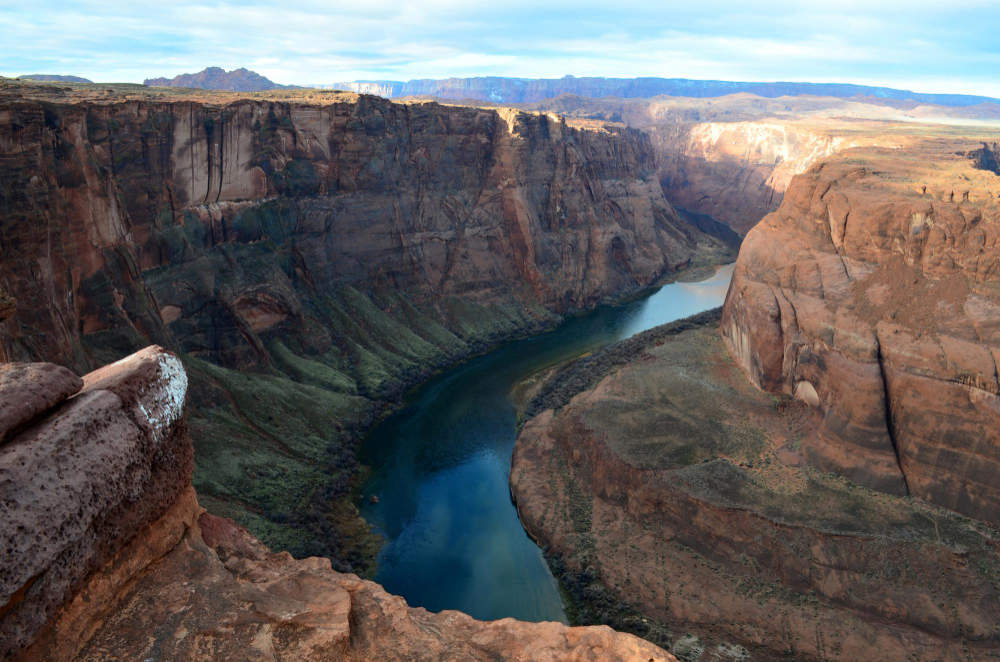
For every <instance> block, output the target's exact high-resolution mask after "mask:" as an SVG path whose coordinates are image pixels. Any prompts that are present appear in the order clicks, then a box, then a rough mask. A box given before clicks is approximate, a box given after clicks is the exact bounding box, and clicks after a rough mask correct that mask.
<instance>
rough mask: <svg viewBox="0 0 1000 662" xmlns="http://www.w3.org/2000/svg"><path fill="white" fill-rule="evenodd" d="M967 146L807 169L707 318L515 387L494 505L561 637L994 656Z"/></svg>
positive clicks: (998, 187)
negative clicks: (537, 566)
mask: <svg viewBox="0 0 1000 662" xmlns="http://www.w3.org/2000/svg"><path fill="white" fill-rule="evenodd" d="M987 136H988V134H985V135H984V136H983V140H982V141H979V140H976V139H969V138H961V137H948V136H947V135H939V136H937V137H927V136H911V137H910V138H909V139H908V140H907V141H906V142H905V143H904V144H903V145H901V147H900V148H898V149H891V148H879V147H864V148H850V149H845V150H843V151H840V152H838V153H837V154H835V155H833V156H831V157H828V158H827V159H825V160H823V161H821V162H820V163H819V164H817V165H815V166H813V167H811V168H809V169H808V170H807V171H806V172H805V173H804V174H801V175H798V176H797V177H795V178H794V179H793V180H792V182H791V184H790V185H789V187H788V189H787V192H786V195H785V197H784V201H783V202H782V204H781V206H780V207H779V209H778V210H777V211H775V212H774V213H772V214H770V215H768V216H767V217H765V218H764V220H762V221H761V223H760V224H758V225H757V226H756V227H754V228H753V229H752V230H751V231H750V232H749V233H748V235H747V236H746V238H745V241H744V243H743V246H742V249H741V252H740V256H739V258H738V260H737V264H736V267H735V271H734V276H733V280H732V283H731V286H730V290H729V293H728V296H727V299H726V303H725V306H724V307H723V309H722V310H721V311H719V312H718V313H717V317H712V316H711V315H703V316H701V317H700V318H697V319H691V320H686V321H682V322H680V323H676V324H673V325H667V326H665V327H661V328H658V329H653V330H651V331H649V332H646V333H644V334H641V335H639V336H636V337H634V338H632V339H629V340H628V341H624V342H622V343H618V344H616V345H614V346H611V347H608V348H606V349H604V350H601V351H600V352H597V353H595V354H594V355H592V356H588V357H586V358H583V359H580V360H578V361H576V362H574V363H571V364H569V365H568V366H562V367H560V368H557V369H555V370H553V371H550V373H549V375H548V376H547V377H545V378H544V379H543V380H542V383H541V385H536V386H535V387H534V392H535V396H534V400H533V401H532V402H531V403H530V404H529V405H528V406H527V407H526V408H525V411H526V412H527V414H528V415H529V416H533V418H530V420H528V421H527V422H526V423H525V425H524V427H523V429H522V431H521V433H520V436H519V438H518V442H517V445H516V447H515V452H514V458H513V463H512V469H511V488H512V494H513V495H514V498H515V500H516V503H517V506H518V511H519V513H520V515H521V519H522V522H523V523H524V525H525V528H526V529H527V530H528V531H529V533H530V534H531V535H532V536H533V537H534V538H535V539H536V540H538V541H539V544H541V545H543V546H544V547H545V548H546V549H547V552H548V558H549V562H550V566H551V567H552V569H553V571H554V573H555V574H556V575H557V577H559V578H560V582H561V584H562V586H563V588H564V589H565V590H566V591H567V593H568V595H569V596H570V597H571V605H573V606H571V608H570V612H571V613H575V614H576V621H575V622H579V623H594V622H603V623H611V624H614V626H615V627H616V628H619V629H625V630H627V631H631V632H635V633H643V634H644V636H647V638H649V639H650V640H653V641H657V642H658V643H660V644H661V645H663V646H664V647H669V649H670V650H671V652H673V653H674V654H676V655H677V656H678V657H679V658H682V659H689V660H708V659H731V660H738V659H747V656H750V657H752V658H753V659H763V660H769V659H780V658H782V657H785V656H789V655H791V656H794V657H795V658H796V659H810V660H825V659H834V658H837V657H843V658H845V659H885V660H955V661H956V662H957V661H959V660H964V659H979V658H983V659H987V658H990V657H995V656H996V655H997V654H998V651H1000V638H998V636H1000V635H998V631H997V619H996V614H997V610H998V604H1000V603H998V600H1000V593H998V587H1000V534H998V533H997V530H996V527H997V526H998V524H1000V500H998V498H1000V491H998V484H997V481H996V479H995V477H996V474H997V471H998V469H1000V466H998V464H1000V436H998V428H997V425H996V423H997V421H998V420H1000V418H998V417H1000V397H998V390H1000V389H998V375H997V360H996V357H997V354H998V352H1000V336H998V335H997V331H998V329H1000V288H998V280H997V279H998V274H1000V246H998V242H997V239H998V232H1000V177H998V176H997V173H996V168H995V163H994V160H995V158H996V153H995V147H994V146H993V143H992V141H989V142H987V141H986V140H985V138H986V137H987ZM699 325H700V328H697V327H698V326H699Z"/></svg>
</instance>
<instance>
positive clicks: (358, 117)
mask: <svg viewBox="0 0 1000 662" xmlns="http://www.w3.org/2000/svg"><path fill="white" fill-rule="evenodd" d="M36 87H37V89H36V88H31V89H32V90H34V91H33V92H31V94H29V93H28V92H24V91H23V90H24V89H26V88H23V87H17V86H11V85H7V86H6V87H4V89H3V92H4V97H3V98H4V102H3V104H2V105H0V190H2V191H3V195H2V196H0V245H2V248H3V253H4V260H3V264H2V265H0V289H3V290H4V291H5V292H6V293H7V294H8V295H10V297H12V298H13V299H14V300H15V301H16V307H15V308H14V309H13V313H8V314H7V319H6V320H5V321H3V322H0V325H2V326H0V343H2V344H3V347H4V352H5V354H6V355H7V356H8V357H10V358H12V359H14V360H38V359H47V360H52V361H55V362H57V363H60V364H63V365H67V366H70V367H72V368H74V369H75V370H77V371H78V372H84V371H86V370H89V369H91V368H93V367H96V366H99V365H103V364H106V363H108V362H110V361H113V360H116V359H118V358H120V357H121V356H123V355H125V354H127V353H129V352H131V351H133V350H134V349H136V348H138V347H142V346H145V345H146V344H148V343H150V342H155V343H158V344H160V345H162V346H164V347H168V348H170V349H172V350H175V351H177V352H178V353H179V354H180V356H181V358H182V360H183V361H184V363H185V366H186V368H187V369H188V371H189V373H190V376H191V383H192V389H191V393H192V417H191V429H192V435H193V437H194V438H195V442H196V448H197V456H198V462H197V463H196V468H195V473H194V484H195V486H196V487H197V488H198V490H199V493H200V495H201V499H202V502H203V503H204V504H206V505H208V507H210V508H211V509H212V510H213V511H214V512H217V513H221V514H224V515H228V516H232V517H235V518H236V519H238V520H239V521H240V522H241V523H243V524H245V525H247V526H249V527H250V528H251V530H252V531H253V532H254V533H255V534H256V535H257V536H259V537H261V538H262V539H264V540H265V541H266V542H267V543H269V544H271V545H272V546H274V547H276V548H280V549H290V550H292V551H293V552H295V553H296V554H304V553H316V554H324V555H328V556H331V557H332V558H334V559H335V562H337V563H341V564H343V565H342V566H341V567H345V568H350V567H356V568H358V569H364V568H365V567H367V564H368V563H369V562H370V558H371V554H372V552H373V548H372V547H371V541H370V540H368V539H367V538H366V527H365V526H364V525H363V523H362V522H361V521H360V520H359V519H358V518H357V516H356V512H355V511H354V509H353V506H352V505H351V504H350V502H349V500H348V499H346V494H347V490H348V483H349V480H350V478H351V476H353V475H355V472H356V463H355V461H354V459H353V452H352V442H353V440H354V439H355V438H356V436H357V431H358V430H359V429H361V428H363V427H364V426H366V425H367V424H368V423H370V422H371V421H372V420H373V417H374V416H375V415H377V413H378V412H379V410H380V408H381V407H382V405H383V404H384V403H385V402H386V401H387V400H391V399H394V398H396V397H398V396H399V395H400V394H401V393H402V392H403V391H404V390H405V388H407V387H408V386H409V385H411V384H413V383H414V382H415V381H417V380H419V379H420V378H421V377H422V376H425V375H427V374H429V373H430V372H431V371H433V370H435V369H437V368H440V367H442V366H444V365H446V364H448V363H450V362H453V361H455V360H457V359H459V358H461V357H464V356H467V355H469V354H470V353H472V352H475V351H478V350H481V349H483V348H485V347H488V346H489V345H491V344H493V343H495V342H497V341H499V340H502V339H505V338H509V337H511V336H514V335H517V334H521V333H525V332H529V331H532V330H537V329H539V328H543V327H545V326H547V325H550V324H553V323H554V322H555V321H556V320H557V319H558V314H559V313H562V312H566V311H570V310H575V309H578V308H583V307H587V306H591V305H594V304H595V303H597V302H598V301H600V300H601V299H603V298H604V297H607V296H610V295H617V294H624V293H627V292H631V291H634V290H636V289H638V288H641V287H644V286H647V285H650V284H652V283H654V282H655V281H656V280H657V279H658V278H659V277H660V276H661V275H663V274H665V273H667V272H669V271H672V270H675V269H677V268H679V267H682V266H684V265H687V264H689V263H690V262H691V261H692V259H694V260H695V261H697V260H709V261H713V260H716V261H717V260H721V259H724V257H723V256H724V255H725V254H726V251H725V250H724V249H722V248H720V246H719V244H718V243H717V242H716V241H714V240H712V239H710V238H707V237H705V236H704V235H702V234H701V233H700V232H698V231H697V230H695V229H694V228H693V227H691V226H689V225H688V224H686V223H684V222H683V221H681V220H680V219H679V218H678V217H677V215H676V213H675V212H674V210H673V209H672V208H671V207H670V205H669V204H668V203H667V202H666V201H665V200H664V198H663V196H662V193H661V191H660V187H659V184H658V182H657V181H656V177H655V170H656V165H655V155H654V151H653V148H652V145H651V143H650V142H649V140H648V138H646V137H645V136H644V135H643V134H641V133H639V132H636V131H631V130H619V129H612V130H610V131H609V130H596V131H580V130H575V129H571V128H569V127H567V126H566V125H565V124H564V123H562V122H561V121H560V120H559V119H558V118H556V117H554V116H547V115H544V114H537V113H535V114H532V113H521V112H516V111H492V110H482V109H473V108H455V107H442V106H439V105H436V104H397V103H391V102H388V101H385V100H382V99H378V98H373V97H358V96H355V95H345V94H334V93H326V94H322V95H318V96H316V97H314V96H309V97H308V98H309V99H311V100H312V99H314V98H315V100H314V101H313V102H312V103H309V102H303V101H301V100H300V101H295V100H291V101H287V102H281V101H273V100H271V101H269V100H264V99H258V100H247V99H245V98H243V99H241V98H239V97H238V96H236V95H231V96H229V97H225V96H219V94H218V93H212V94H209V93H201V96H199V95H198V94H195V95H193V96H192V95H191V93H190V91H187V92H184V91H182V92H180V93H174V92H172V91H168V92H163V93H162V94H161V93H158V92H155V91H154V92H148V93H147V92H143V94H144V95H146V96H143V97H141V98H138V99H134V100H129V101H115V102H107V101H103V102H86V101H83V102H76V103H70V102H69V101H73V100H72V99H67V100H65V101H58V99H59V96H58V95H59V94H61V93H62V92H61V91H60V90H58V89H57V88H51V87H43V86H36ZM140 89H143V90H145V89H148V88H140ZM38 90H41V92H39V91H38ZM42 93H44V94H46V95H54V96H55V98H56V99H57V102H52V101H39V100H36V99H35V98H33V96H32V95H35V96H37V95H39V94H42ZM88 93H89V92H88ZM72 94H83V92H79V91H77V92H73V93H72ZM292 94H293V93H288V94H287V95H286V97H288V98H291V95H292ZM310 95H312V93H310ZM163 99H166V100H163ZM366 541H368V542H366ZM365 545H368V547H365Z"/></svg>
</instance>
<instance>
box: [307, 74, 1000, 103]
mask: <svg viewBox="0 0 1000 662" xmlns="http://www.w3.org/2000/svg"><path fill="white" fill-rule="evenodd" d="M323 87H333V88H336V89H341V90H350V91H352V92H359V93H362V94H378V95H379V96H383V97H386V98H389V99H392V98H396V97H408V96H430V97H437V98H440V99H453V100H461V99H470V100H475V101H491V102H495V103H535V102H538V101H542V100H543V99H552V98H554V97H557V96H559V95H561V94H575V95H578V96H582V97H594V98H603V97H621V98H626V99H647V98H649V97H655V96H659V95H666V96H672V97H694V98H704V97H721V96H726V95H729V94H739V93H741V92H746V93H750V94H754V95H756V96H759V97H767V98H772V99H774V98H777V97H784V96H801V95H806V94H808V95H812V96H823V97H835V98H838V99H850V98H854V97H870V98H873V99H878V100H879V101H881V102H882V103H888V102H892V101H917V102H920V103H932V104H938V105H942V106H974V105H976V104H980V103H987V102H994V103H996V102H998V101H1000V100H998V99H993V98H990V97H981V96H971V95H966V94H924V93H920V92H911V91H910V90H897V89H894V88H891V87H871V86H868V85H852V84H847V83H795V82H774V83H753V82H738V81H726V80H691V79H688V78H588V77H585V78H577V77H575V76H563V77H562V78H501V77H497V76H484V77H479V78H443V79H439V80H432V79H421V80H411V81H407V82H405V83H403V82H400V81H392V80H360V81H354V82H343V83H333V84H332V85H324V86H323Z"/></svg>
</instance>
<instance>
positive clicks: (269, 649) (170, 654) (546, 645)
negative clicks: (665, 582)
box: [76, 513, 674, 662]
mask: <svg viewBox="0 0 1000 662" xmlns="http://www.w3.org/2000/svg"><path fill="white" fill-rule="evenodd" d="M179 578H183V581H178V580H179ZM123 658H129V659H145V660H148V659H152V660H218V659H225V660H230V659H289V660H301V661H302V662H309V661H317V662H319V661H327V660H350V661H353V662H362V661H364V662H368V661H372V662H374V661H375V660H379V661H383V660H385V661H390V660H399V661H401V662H402V661H403V660H407V661H409V660H484V661H485V660H523V661H525V662H527V661H529V660H531V661H538V662H546V661H557V660H559V661H562V660H578V661H580V662H585V661H591V660H593V661H595V662H596V661H598V660H607V661H609V662H610V661H611V660H635V661H637V662H638V661H641V662H648V660H657V661H660V660H663V661H672V660H674V658H673V657H672V656H670V655H669V654H667V653H665V652H664V651H662V650H661V649H659V648H657V647H655V646H653V645H652V644H649V643H648V642H645V641H642V640H641V639H638V638H637V637H633V636H631V635H626V634H620V633H617V632H614V631H613V630H611V629H610V628H607V627H588V628H569V627H566V626H564V625H561V624H558V623H522V622H519V621H515V620H513V619H504V620H500V621H494V622H491V623H484V622H481V621H476V620H474V619H472V618H470V617H469V616H466V615H465V614H462V613H459V612H454V611H445V612H442V613H439V614H432V613H429V612H427V611H426V610H424V609H414V608H410V607H408V606H407V605H406V602H405V601H404V600H403V599H402V598H399V597H396V596H392V595H389V594H387V593H386V592H385V591H384V590H382V588H381V587H380V586H378V585H377V584H374V583H372V582H369V581H362V580H360V579H358V578H357V577H355V576H354V575H344V574H340V573H338V572H335V571H333V570H331V569H330V562H329V561H328V560H326V559H320V558H308V559H303V560H298V561H297V560H295V559H293V558H292V557H291V556H289V555H288V554H286V553H281V554H272V553H270V552H269V551H268V550H267V549H266V548H265V547H264V546H263V545H261V543H260V542H258V541H257V540H255V539H253V538H252V537H251V536H250V535H249V534H248V533H247V532H246V531H245V530H243V529H241V528H239V527H238V526H236V525H235V524H234V523H233V522H232V521H230V520H226V519H223V518H219V517H215V516H213V515H210V514H207V513H206V514H203V515H202V516H201V517H200V519H199V520H198V524H197V525H195V526H192V527H191V528H190V529H189V530H188V532H187V533H186V534H185V535H184V538H183V539H182V540H181V541H180V543H179V544H178V545H177V546H176V547H175V548H174V549H173V550H171V551H170V552H169V553H168V554H167V555H166V556H165V557H164V558H163V559H162V560H161V561H160V562H159V563H157V564H155V565H154V566H149V567H148V569H147V570H146V571H144V572H141V573H139V574H138V576H137V577H136V578H135V582H134V584H133V585H131V586H130V587H129V588H128V589H127V590H126V591H125V592H124V594H123V595H122V597H121V599H120V602H119V603H118V604H117V606H116V608H115V610H114V611H113V612H112V613H110V614H109V615H108V616H107V617H106V618H105V619H104V620H103V622H102V623H101V624H100V625H99V626H98V627H97V628H96V630H95V631H94V633H93V636H92V637H90V639H89V641H88V642H87V643H86V645H85V646H84V647H83V648H82V650H81V651H80V652H79V654H78V655H77V657H76V659H77V660H80V661H81V662H83V661H85V660H86V661H93V662H97V661H103V660H107V661H109V662H110V661H111V660H119V659H123Z"/></svg>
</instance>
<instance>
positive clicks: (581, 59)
mask: <svg viewBox="0 0 1000 662" xmlns="http://www.w3.org/2000/svg"><path fill="white" fill-rule="evenodd" d="M762 5H766V6H762ZM995 7H996V5H995V3H993V2H989V1H987V0H958V1H955V2H951V3H948V4H947V5H945V4H944V3H940V2H937V1H932V0H882V1H880V2H872V1H871V0H841V1H840V2H838V3H836V4H831V3H830V2H828V0H823V1H822V2H820V1H814V0H798V1H796V2H793V1H791V0H778V1H776V2H769V3H756V4H754V3H746V2H736V1H734V0H700V1H699V2H696V3H692V2H689V1H688V2H684V3H680V2H663V1H662V0H661V1H658V2H653V1H646V0H641V1H637V2H629V1H627V2H617V3H608V2H606V1H604V2H594V1H592V0H578V1H569V0H552V1H551V2H547V3H539V2H537V0H532V1H528V0H509V1H507V2H504V3H495V2H469V1H458V0H424V1H419V2H417V1H411V2H400V1H397V0H366V1H364V2H361V1H341V2H337V3H329V2H321V1H320V0H301V1H300V2H296V3H294V4H288V5H287V6H280V5H279V4H277V3H273V2H267V3H265V2H245V3H236V2H230V1H226V0H223V1H221V2H215V3H213V4H206V3H201V2H192V1H191V0H176V1H175V2H170V3H167V2H162V1H158V2H149V1H147V0H137V1H136V2H132V3H129V4H127V5H126V4H125V3H121V2H118V1H115V2H111V1H106V0H76V1H71V2H55V1H53V0H38V1H36V2H33V3H31V4H30V5H25V4H24V3H23V2H17V3H15V2H12V1H10V0H0V34H3V35H4V36H5V43H4V45H3V47H2V52H0V74H3V75H18V74H23V73H72V74H76V75H81V76H86V77H88V78H92V79H95V80H121V81H133V82H140V81H141V80H143V79H144V78H147V77H153V76H173V75H176V74H179V73H190V72H194V71H198V70H200V69H203V68H204V67H206V66H210V65H214V66H222V67H225V68H227V69H233V68H236V67H240V66H246V67H248V68H252V69H254V70H256V71H259V72H260V73H262V74H263V75H266V76H268V77H270V78H273V79H274V80H276V81H278V82H282V83H296V84H311V83H326V82H336V81H340V80H352V79H355V78H387V79H397V80H406V79H409V78H441V77H447V76H472V75H503V76H520V77H560V76H562V75H564V74H573V75H577V76H587V75H599V76H620V77H630V76H670V77H687V78H720V79H742V80H811V81H817V82H831V81H837V82H858V83H869V84H882V85H893V86H906V87H911V88H915V89H919V90H921V91H942V92H951V91H955V92H966V93H983V94H991V95H996V94H998V92H1000V91H998V89H997V88H998V83H997V82H994V81H995V80H996V76H995V71H996V70H997V65H998V64H1000V46H998V40H997V39H996V35H997V34H1000V12H998V11H997V9H996V8H995Z"/></svg>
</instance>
